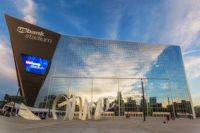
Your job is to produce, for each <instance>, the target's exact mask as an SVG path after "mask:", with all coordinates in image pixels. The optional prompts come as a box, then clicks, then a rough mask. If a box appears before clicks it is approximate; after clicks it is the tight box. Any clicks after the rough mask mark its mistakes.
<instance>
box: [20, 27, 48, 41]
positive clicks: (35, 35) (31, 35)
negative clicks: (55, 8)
mask: <svg viewBox="0 0 200 133" xmlns="http://www.w3.org/2000/svg"><path fill="white" fill-rule="evenodd" d="M17 32H18V33H20V34H24V35H25V38H27V39H30V40H36V41H41V42H44V43H50V44H51V43H52V39H49V38H46V37H45V34H44V32H43V31H35V30H31V29H29V28H25V27H22V26H18V27H17Z"/></svg>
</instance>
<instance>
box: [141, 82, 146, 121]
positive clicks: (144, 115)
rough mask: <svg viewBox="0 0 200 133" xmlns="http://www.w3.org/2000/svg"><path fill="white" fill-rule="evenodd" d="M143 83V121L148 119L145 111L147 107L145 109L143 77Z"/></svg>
mask: <svg viewBox="0 0 200 133" xmlns="http://www.w3.org/2000/svg"><path fill="white" fill-rule="evenodd" d="M141 84H142V102H143V104H142V105H143V121H146V114H145V111H146V109H145V101H144V100H145V97H144V86H143V81H142V79H141Z"/></svg>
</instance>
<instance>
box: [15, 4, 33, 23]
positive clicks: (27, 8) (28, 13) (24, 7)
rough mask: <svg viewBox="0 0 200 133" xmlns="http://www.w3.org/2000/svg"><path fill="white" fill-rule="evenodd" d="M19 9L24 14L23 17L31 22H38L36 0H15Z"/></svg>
mask: <svg viewBox="0 0 200 133" xmlns="http://www.w3.org/2000/svg"><path fill="white" fill-rule="evenodd" d="M14 4H15V6H16V8H17V10H18V11H19V12H20V13H21V14H22V15H23V19H24V20H25V21H27V22H29V23H32V24H36V23H37V20H36V9H37V4H36V3H35V2H34V0H15V1H14Z"/></svg>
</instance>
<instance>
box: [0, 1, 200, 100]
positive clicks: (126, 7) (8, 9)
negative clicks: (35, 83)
mask: <svg viewBox="0 0 200 133" xmlns="http://www.w3.org/2000/svg"><path fill="white" fill-rule="evenodd" d="M199 9H200V1H199V0H176V1H174V0H165V1H156V0H54V1H52V2H51V3H50V1H49V0H42V1H39V0H1V4H0V64H1V65H0V97H2V96H1V95H2V94H4V93H5V92H2V91H4V90H5V89H7V90H8V92H9V93H12V94H15V93H16V90H17V89H16V88H17V78H16V73H15V66H14V62H13V57H12V50H11V45H10V41H9V35H8V30H7V26H6V23H5V19H4V14H9V15H11V16H15V17H17V18H20V19H23V20H25V21H27V22H30V23H33V24H37V25H39V26H42V27H45V28H48V29H51V30H53V31H57V32H61V33H63V34H67V35H78V36H89V37H95V38H104V39H117V40H129V41H137V42H148V43H161V44H175V45H180V46H181V48H182V54H183V59H184V63H185V69H186V72H187V77H188V83H189V87H190V90H191V94H192V97H193V99H194V103H195V104H200V100H199V99H200V39H199V38H200V10H199Z"/></svg>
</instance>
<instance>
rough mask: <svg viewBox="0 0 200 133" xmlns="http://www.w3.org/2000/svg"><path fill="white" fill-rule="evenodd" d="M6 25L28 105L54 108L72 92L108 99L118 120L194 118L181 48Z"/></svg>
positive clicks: (10, 20)
mask: <svg viewBox="0 0 200 133" xmlns="http://www.w3.org/2000/svg"><path fill="white" fill-rule="evenodd" d="M6 22H7V25H8V29H9V33H10V40H11V44H12V50H13V56H14V61H15V66H16V73H17V78H18V83H19V88H20V89H19V90H20V94H21V96H24V97H25V99H26V101H27V105H29V106H32V107H36V108H50V107H51V105H52V102H53V100H54V99H55V97H56V96H58V95H59V94H66V93H71V94H73V95H77V96H80V97H82V98H86V99H87V100H88V101H90V102H94V103H95V102H96V101H97V100H98V99H99V98H104V99H107V100H109V101H110V104H113V105H114V104H115V105H116V107H115V108H112V109H111V110H110V111H113V112H115V115H124V114H125V113H126V112H141V111H142V110H144V108H143V107H145V111H146V114H147V115H149V116H152V115H154V112H172V113H174V115H175V114H193V113H194V110H193V107H192V100H191V95H190V92H189V88H188V84H187V79H186V74H185V70H184V64H183V60H182V55H181V49H180V47H179V46H175V45H161V44H146V43H140V42H128V41H116V40H104V39H96V38H88V37H76V36H69V35H62V34H60V33H56V32H53V31H50V30H47V29H44V28H41V27H39V26H36V25H32V24H29V23H27V22H24V21H21V20H19V19H16V18H13V17H11V16H7V15H6ZM143 93H144V99H143ZM144 104H145V106H144Z"/></svg>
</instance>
